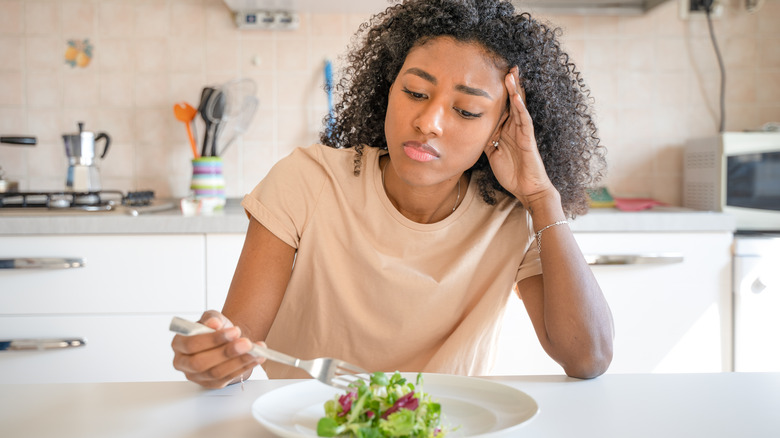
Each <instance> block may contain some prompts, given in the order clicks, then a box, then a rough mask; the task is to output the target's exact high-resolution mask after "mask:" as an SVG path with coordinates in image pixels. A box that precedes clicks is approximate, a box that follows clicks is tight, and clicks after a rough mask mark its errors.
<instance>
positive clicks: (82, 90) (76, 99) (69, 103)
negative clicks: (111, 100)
mask: <svg viewBox="0 0 780 438" xmlns="http://www.w3.org/2000/svg"><path fill="white" fill-rule="evenodd" d="M63 79H64V82H65V83H64V86H65V92H64V93H63V101H64V104H65V106H66V107H74V108H95V107H97V106H98V105H99V102H100V97H99V96H100V93H99V91H100V88H99V85H98V84H99V82H98V76H97V74H96V73H90V72H86V71H84V70H82V69H79V70H75V71H73V72H68V73H66V74H65V75H64V76H63Z"/></svg>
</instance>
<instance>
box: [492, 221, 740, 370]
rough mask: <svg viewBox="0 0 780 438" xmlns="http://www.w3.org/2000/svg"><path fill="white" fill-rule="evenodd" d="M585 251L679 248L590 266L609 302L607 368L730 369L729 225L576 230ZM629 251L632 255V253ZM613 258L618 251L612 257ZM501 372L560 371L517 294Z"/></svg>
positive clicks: (511, 306) (625, 253)
mask: <svg viewBox="0 0 780 438" xmlns="http://www.w3.org/2000/svg"><path fill="white" fill-rule="evenodd" d="M575 237H576V239H577V242H578V243H579V245H580V248H581V249H582V252H583V254H585V255H587V256H597V255H602V256H603V255H606V256H634V255H639V256H647V257H648V258H647V259H644V260H643V261H645V262H649V261H652V258H653V257H655V256H658V255H662V256H669V255H680V256H681V257H682V260H681V261H679V262H673V263H668V264H665V263H657V264H653V263H640V264H626V265H603V266H592V269H593V273H594V275H595V276H596V279H597V280H598V282H599V285H600V286H601V289H602V291H603V292H604V295H605V296H606V298H607V301H608V303H609V305H610V308H611V310H612V315H613V318H614V323H615V340H614V358H613V361H612V365H611V366H610V368H609V371H608V372H610V373H653V372H670V373H673V372H720V371H729V370H731V291H730V286H729V285H730V282H731V280H730V279H731V243H732V239H733V236H732V234H731V233H727V232H723V233H714V232H713V233H575ZM630 258H631V257H629V259H630ZM613 260H614V259H613ZM499 348H500V350H499V353H498V362H497V365H496V368H495V372H496V374H561V373H562V372H563V371H562V369H561V367H560V366H559V365H558V364H556V363H555V362H554V361H552V360H551V359H550V358H549V357H548V356H547V354H546V353H545V352H544V350H542V348H541V346H540V345H539V341H538V340H537V339H536V335H535V334H534V332H533V328H532V326H531V322H530V320H529V318H528V315H527V313H526V312H525V309H524V308H523V307H522V302H521V301H520V300H516V299H514V297H513V299H512V300H510V303H509V306H508V307H507V314H506V316H505V323H504V328H503V330H502V335H501V339H500V343H499Z"/></svg>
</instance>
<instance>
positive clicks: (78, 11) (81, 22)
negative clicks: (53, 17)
mask: <svg viewBox="0 0 780 438" xmlns="http://www.w3.org/2000/svg"><path fill="white" fill-rule="evenodd" d="M59 3H60V7H61V8H62V34H63V36H64V37H65V38H79V39H83V38H89V37H95V36H96V35H97V29H98V27H97V24H98V22H99V15H98V12H97V10H98V3H96V2H94V1H90V0H64V1H61V2H59Z"/></svg>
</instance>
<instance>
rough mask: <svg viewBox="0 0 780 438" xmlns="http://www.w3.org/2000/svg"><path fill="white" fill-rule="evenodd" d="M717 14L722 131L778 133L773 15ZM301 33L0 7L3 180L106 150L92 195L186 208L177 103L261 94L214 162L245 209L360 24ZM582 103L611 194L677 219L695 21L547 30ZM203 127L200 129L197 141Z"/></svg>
mask: <svg viewBox="0 0 780 438" xmlns="http://www.w3.org/2000/svg"><path fill="white" fill-rule="evenodd" d="M740 4H741V2H738V1H737V0H728V8H727V11H726V13H725V15H724V17H723V18H722V19H720V20H718V21H717V22H716V23H715V30H716V35H717V38H718V42H719V44H720V48H721V51H722V53H723V56H724V59H725V62H726V65H727V75H728V83H727V88H726V90H727V91H726V93H727V94H726V102H727V106H726V128H727V129H728V130H741V129H749V128H756V127H759V126H761V125H762V124H764V123H766V122H770V121H780V0H767V1H766V3H765V5H764V7H763V8H762V9H761V10H760V11H759V12H758V13H756V14H748V13H747V12H745V11H744V10H743V9H741V6H740ZM300 18H301V23H300V27H299V29H298V30H296V31H248V30H241V31H240V30H238V29H237V28H236V26H235V25H234V24H233V22H232V16H231V14H230V12H229V11H228V9H227V7H226V6H225V5H224V3H223V1H222V0H133V1H129V0H62V1H56V0H0V60H2V62H0V135H9V134H28V135H34V136H36V137H38V145H37V146H36V147H33V148H22V147H14V146H8V145H0V166H2V168H3V169H4V170H5V172H6V179H11V180H18V181H20V188H21V189H22V190H56V189H61V188H62V187H63V185H64V181H65V172H66V168H67V161H66V159H65V154H64V148H63V143H62V139H61V135H62V134H63V133H71V132H75V131H76V130H77V126H76V122H77V121H84V122H85V123H86V129H88V130H91V131H105V132H107V133H109V134H110V135H111V138H112V145H111V148H110V150H109V152H108V154H107V156H106V158H105V160H104V161H103V162H102V165H101V172H102V179H103V186H104V187H105V188H111V189H119V190H143V189H153V190H155V191H156V192H157V193H158V195H159V196H184V195H186V193H187V190H188V186H189V175H190V169H191V168H190V163H189V160H190V158H191V153H190V148H189V146H188V142H187V137H186V132H185V128H184V124H183V123H181V122H179V121H177V120H176V119H175V118H174V116H173V110H172V107H173V104H174V103H175V102H178V101H187V102H189V103H190V104H192V105H193V106H197V104H198V101H199V98H200V91H201V88H202V87H203V86H204V85H213V84H219V83H222V82H225V81H227V80H230V79H234V78H237V77H249V78H252V79H254V80H255V81H256V82H257V84H258V97H259V100H260V107H259V110H258V113H257V115H256V116H255V119H254V123H253V125H252V127H251V128H250V130H249V131H248V132H247V133H246V135H245V136H244V138H243V139H242V140H241V141H239V142H237V143H236V144H235V145H233V146H232V147H231V148H229V149H228V150H227V152H226V153H225V155H224V159H225V163H226V169H225V174H226V179H227V186H228V195H229V196H231V197H239V196H242V195H243V194H244V193H245V192H247V191H248V190H251V188H252V187H253V186H254V185H255V184H256V183H257V181H258V180H259V179H260V178H262V177H263V176H264V175H265V173H266V172H267V171H268V169H269V168H270V166H271V165H272V164H273V163H274V162H275V161H276V160H277V159H279V158H280V157H282V156H284V155H286V154H287V153H289V151H290V150H291V149H292V148H294V147H296V146H299V145H306V144H309V143H311V142H314V141H316V139H317V132H318V130H319V127H320V124H321V120H322V117H323V116H324V115H325V113H326V111H327V103H326V102H327V100H326V96H325V93H324V91H323V89H322V85H323V76H324V75H323V66H324V60H325V59H326V58H330V59H332V60H333V61H334V63H335V66H336V67H338V57H339V55H340V54H341V53H342V52H343V48H344V47H345V46H346V44H347V43H348V42H349V37H350V35H351V33H352V31H353V30H354V29H356V28H357V26H358V25H359V23H360V22H362V20H363V19H364V18H366V15H365V14H311V13H306V12H303V13H301V14H300ZM548 18H549V19H550V20H551V21H553V22H555V23H556V24H559V25H561V26H562V27H563V28H564V42H565V45H566V46H567V47H568V48H569V49H570V51H571V53H572V54H573V57H574V60H575V62H577V63H578V64H579V65H580V68H581V70H582V71H583V72H584V77H585V79H586V81H587V82H588V83H589V84H590V85H591V87H592V89H593V95H594V97H595V102H596V109H597V115H598V120H599V125H600V129H601V134H602V139H603V142H604V144H605V145H606V146H607V148H608V150H609V153H608V161H609V165H610V169H609V175H608V178H607V180H606V183H607V185H608V186H609V188H610V189H611V190H612V191H613V192H614V193H615V194H617V195H623V196H649V197H654V198H656V199H659V200H661V201H665V202H669V203H672V204H678V203H679V202H680V198H681V195H680V193H681V183H682V175H681V162H682V158H681V146H682V144H683V143H684V141H685V139H686V138H690V137H695V136H701V135H709V134H715V133H716V132H717V123H718V118H719V112H718V89H719V82H718V81H719V75H718V68H717V64H716V62H715V55H714V51H713V49H712V45H711V42H710V40H709V36H708V32H707V27H706V24H705V22H704V21H701V20H695V21H681V20H680V19H679V18H678V12H677V3H676V1H674V0H672V1H669V2H667V3H666V4H664V5H662V6H660V7H658V8H656V9H654V10H652V11H651V12H650V13H648V14H647V15H644V16H641V17H603V16H599V17H596V16H550V17H548ZM71 39H75V40H84V39H89V42H90V43H91V44H92V46H93V47H94V53H93V58H92V59H91V62H90V64H89V65H87V66H86V67H71V66H70V65H68V64H67V63H66V62H65V49H66V47H67V46H66V44H67V41H68V40H71ZM202 132H203V126H202V124H199V125H198V133H199V135H202Z"/></svg>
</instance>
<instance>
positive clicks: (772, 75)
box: [756, 70, 780, 104]
mask: <svg viewBox="0 0 780 438" xmlns="http://www.w3.org/2000/svg"><path fill="white" fill-rule="evenodd" d="M756 78H757V81H756V83H757V86H758V96H757V100H758V102H759V103H763V104H766V103H771V102H773V103H775V104H777V103H778V102H780V71H771V70H770V71H759V72H758V74H757V76H756Z"/></svg>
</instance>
